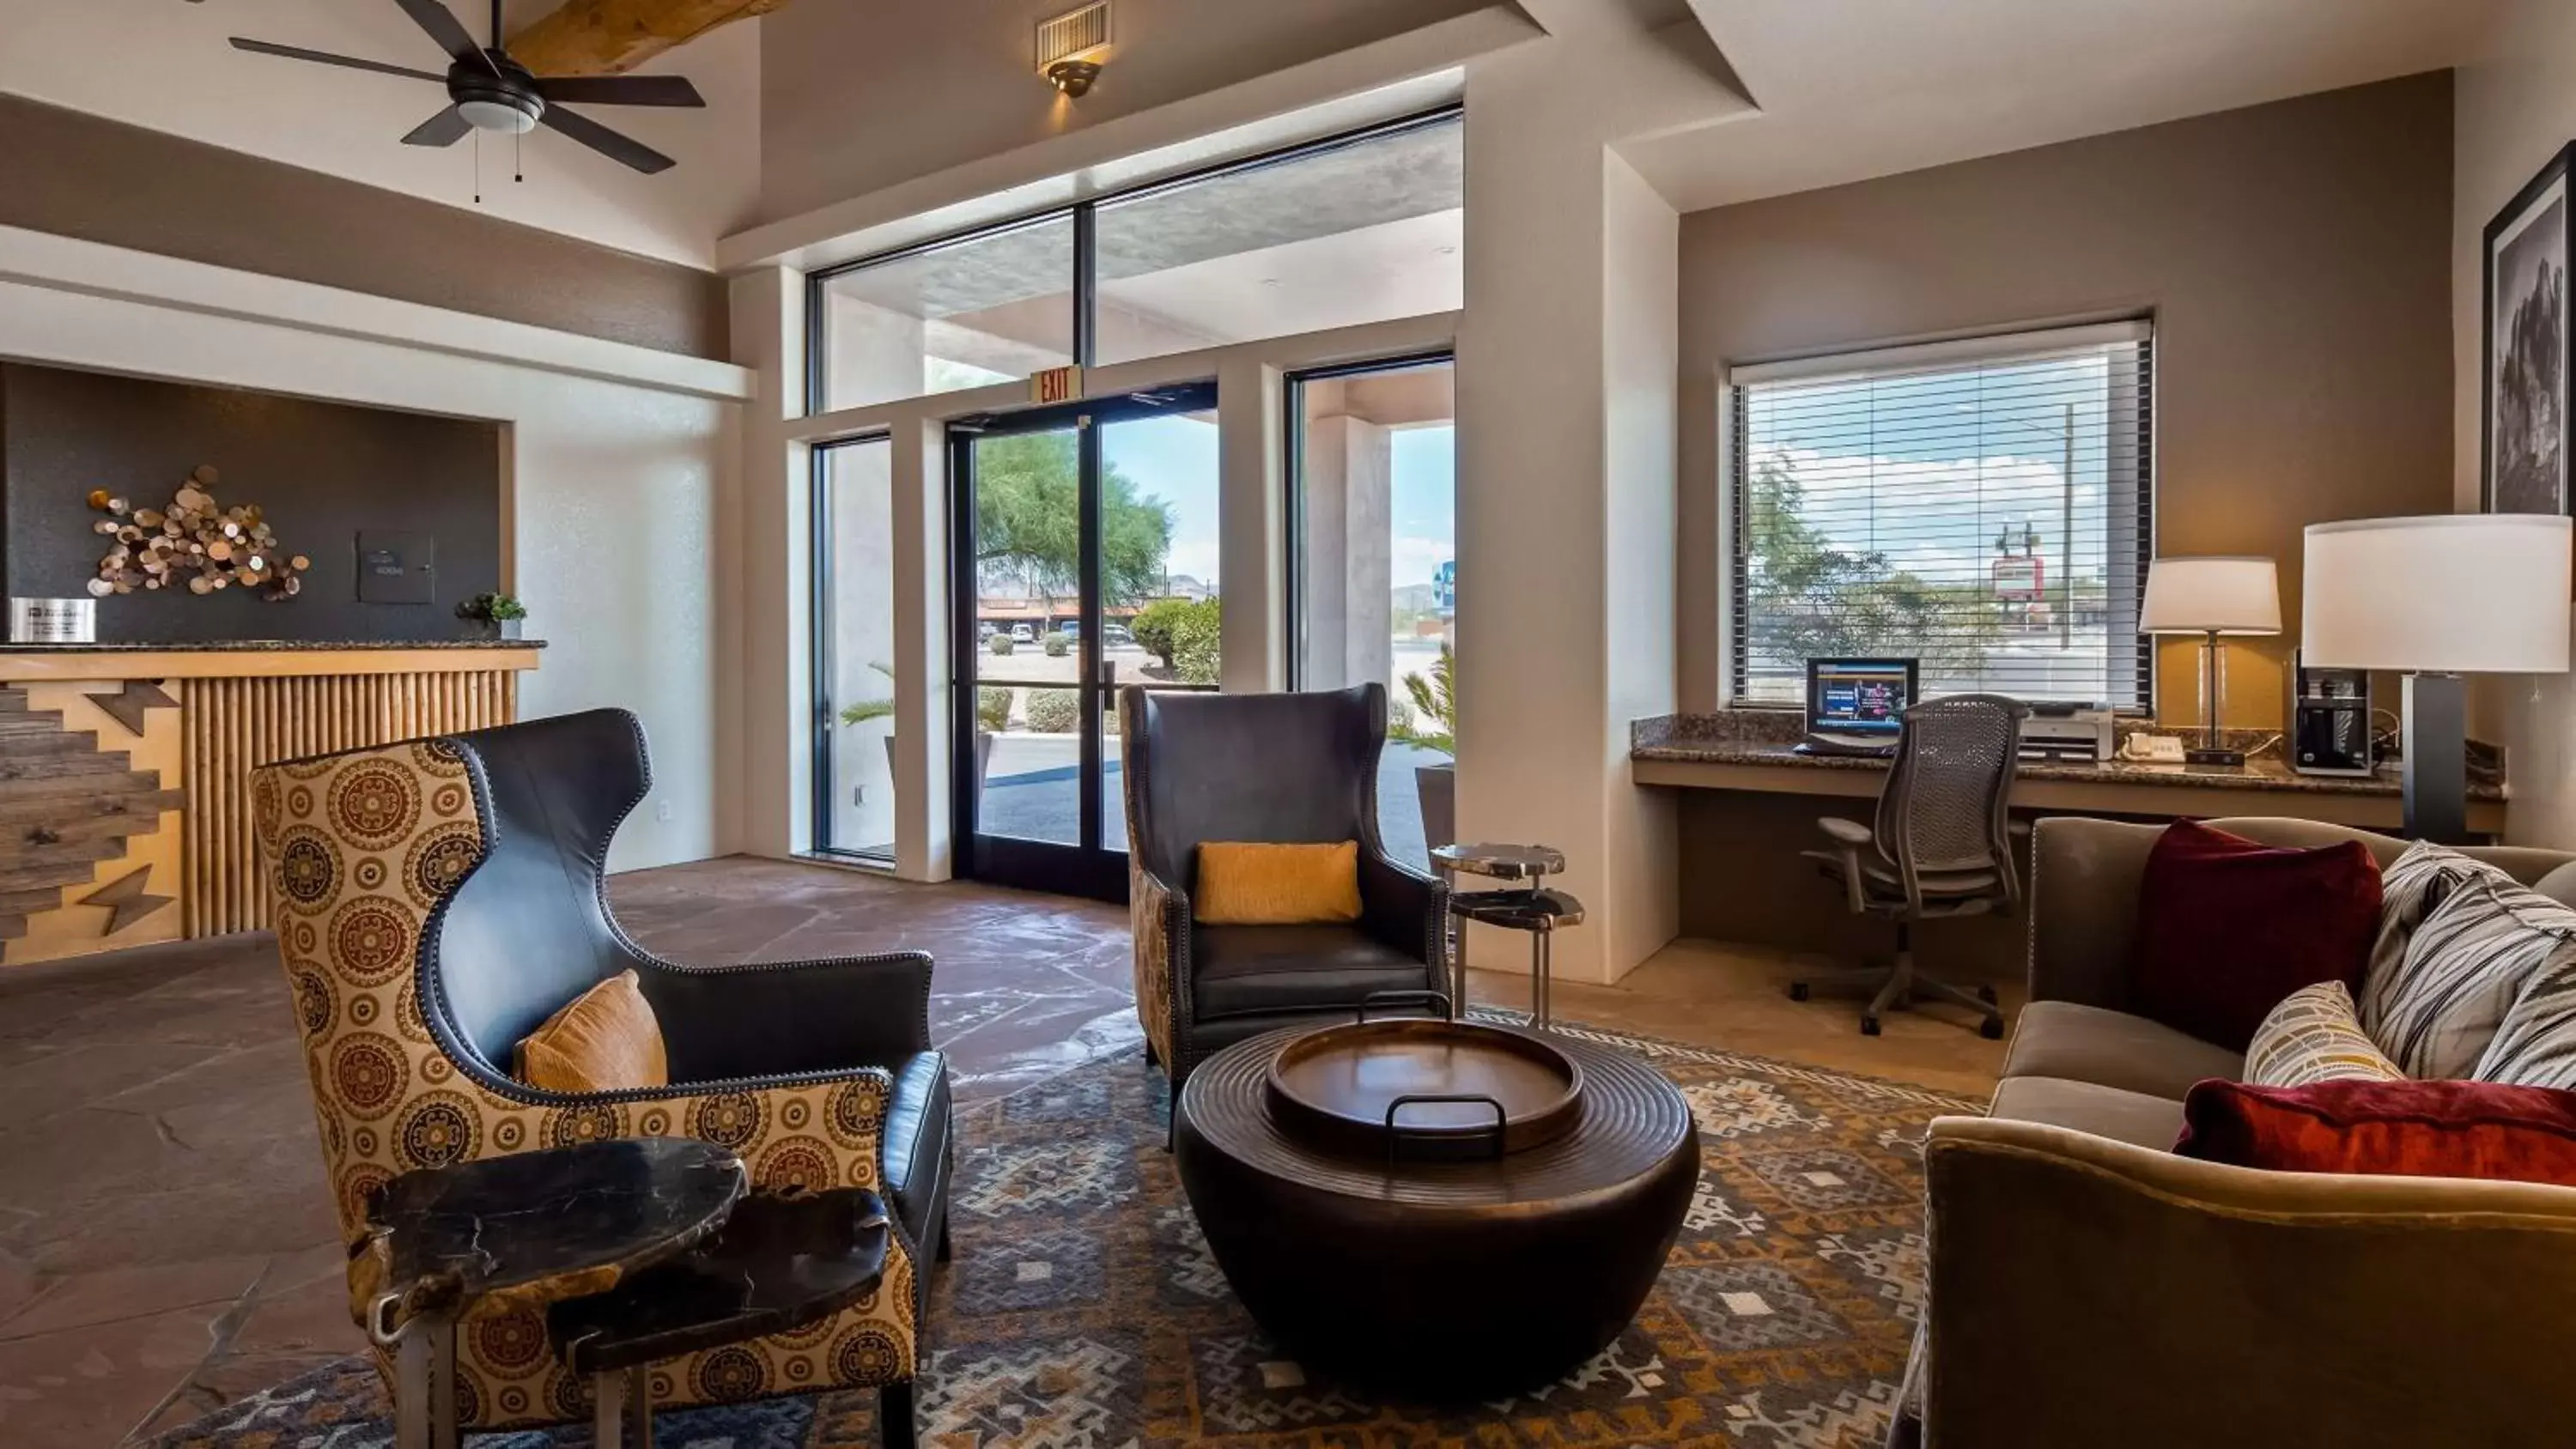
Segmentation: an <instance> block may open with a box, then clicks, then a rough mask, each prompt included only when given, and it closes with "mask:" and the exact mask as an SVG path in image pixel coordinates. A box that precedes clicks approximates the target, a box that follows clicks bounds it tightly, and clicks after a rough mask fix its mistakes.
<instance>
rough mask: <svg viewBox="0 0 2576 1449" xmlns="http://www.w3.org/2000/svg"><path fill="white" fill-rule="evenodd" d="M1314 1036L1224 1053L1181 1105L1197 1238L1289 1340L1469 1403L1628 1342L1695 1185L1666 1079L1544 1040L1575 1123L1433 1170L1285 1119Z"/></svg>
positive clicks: (1259, 1314)
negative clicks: (1568, 1069) (1569, 1080)
mask: <svg viewBox="0 0 2576 1449" xmlns="http://www.w3.org/2000/svg"><path fill="white" fill-rule="evenodd" d="M1480 1029H1482V1030H1505V1029H1504V1028H1480ZM1310 1030H1311V1029H1310V1028H1291V1029H1288V1030H1285V1031H1277V1032H1272V1033H1269V1034H1268V1035H1265V1036H1258V1037H1254V1038H1252V1039H1251V1040H1249V1041H1245V1042H1241V1043H1238V1044H1236V1045H1235V1046H1232V1047H1228V1048H1227V1049H1226V1050H1224V1051H1221V1052H1219V1053H1217V1054H1216V1055H1215V1056H1213V1057H1211V1058H1209V1059H1208V1060H1207V1061H1205V1062H1203V1063H1201V1064H1200V1065H1199V1067H1198V1068H1197V1069H1196V1070H1194V1071H1192V1072H1191V1073H1190V1076H1189V1080H1188V1082H1187V1083H1186V1084H1185V1085H1184V1086H1183V1087H1182V1089H1181V1095H1180V1100H1179V1101H1178V1102H1177V1103H1175V1104H1174V1107H1173V1114H1174V1124H1173V1125H1174V1152H1175V1153H1176V1156H1177V1165H1178V1167H1179V1170H1180V1178H1181V1186H1182V1189H1183V1191H1185V1192H1186V1193H1187V1194H1188V1195H1189V1200H1190V1207H1191V1209H1192V1210H1193V1211H1194V1212H1195V1213H1196V1214H1197V1216H1198V1221H1199V1228H1200V1231H1201V1232H1203V1233H1204V1234H1205V1235H1206V1237H1207V1241H1208V1247H1209V1248H1210V1250H1212V1251H1213V1252H1214V1254H1215V1255H1216V1260H1217V1265H1218V1266H1219V1267H1220V1268H1222V1269H1224V1271H1225V1276H1226V1279H1227V1281H1228V1282H1230V1283H1231V1284H1233V1286H1234V1291H1235V1294H1236V1296H1238V1297H1240V1298H1241V1299H1242V1300H1243V1304H1244V1307H1245V1308H1246V1309H1248V1310H1250V1312H1251V1314H1252V1316H1253V1318H1254V1319H1255V1320H1257V1321H1258V1322H1259V1323H1260V1324H1261V1326H1262V1327H1263V1328H1264V1329H1265V1330H1267V1331H1268V1332H1269V1333H1270V1334H1271V1336H1272V1337H1274V1338H1275V1339H1277V1340H1278V1341H1279V1343H1280V1344H1281V1346H1282V1347H1284V1348H1285V1349H1287V1350H1288V1351H1289V1352H1290V1353H1292V1354H1294V1355H1296V1356H1297V1358H1298V1359H1299V1360H1300V1361H1301V1362H1304V1363H1307V1364H1310V1365H1314V1366H1317V1367H1322V1368H1327V1369H1329V1370H1331V1371H1332V1372H1333V1373H1335V1374H1336V1375H1338V1376H1340V1377H1342V1378H1345V1379H1348V1380H1351V1381H1354V1382H1359V1383H1367V1384H1371V1385H1374V1386H1378V1387H1381V1388H1386V1389H1392V1390H1396V1391H1399V1392H1403V1393H1407V1394H1412V1395H1417V1396H1421V1397H1424V1398H1433V1399H1466V1398H1476V1397H1486V1396H1491V1395H1495V1394H1502V1393H1510V1392H1513V1391H1517V1390H1521V1389H1527V1388H1531V1387H1534V1386H1536V1385H1539V1384H1543V1383H1547V1382H1550V1381H1552V1380H1554V1379H1557V1378H1560V1377H1562V1376H1563V1375H1564V1374H1565V1373H1567V1372H1568V1371H1569V1370H1571V1369H1573V1368H1575V1367H1576V1366H1578V1365H1580V1364H1582V1363H1583V1362H1584V1361H1585V1360H1587V1359H1589V1358H1591V1357H1592V1356H1593V1355H1594V1354H1596V1353H1599V1352H1600V1351H1601V1350H1602V1349H1603V1348H1604V1347H1606V1346H1608V1344H1609V1343H1610V1341H1611V1340H1612V1339H1614V1338H1616V1337H1618V1335H1619V1332H1620V1330H1622V1329H1623V1328H1625V1327H1626V1326H1627V1325H1628V1322H1629V1320H1631V1319H1632V1318H1634V1317H1635V1316H1636V1312H1637V1308H1638V1305H1640V1304H1641V1303H1643V1302H1644V1301H1645V1298H1646V1294H1647V1292H1648V1291H1649V1290H1650V1289H1651V1288H1652V1287H1653V1286H1654V1282H1655V1276H1656V1274H1657V1273H1659V1272H1661V1271H1662V1269H1663V1265H1664V1258H1665V1256H1666V1255H1667V1254H1668V1253H1670V1252H1671V1251H1672V1245H1673V1239H1674V1237H1675V1235H1676V1234H1678V1233H1679V1232H1680V1230H1681V1223H1682V1216H1683V1214H1684V1213H1685V1212H1686V1211H1687V1210H1688V1209H1689V1207H1690V1200H1691V1192H1692V1189H1693V1187H1694V1186H1695V1185H1696V1184H1697V1182H1698V1178H1699V1132H1698V1128H1697V1127H1696V1125H1695V1124H1694V1123H1693V1122H1692V1120H1691V1112H1690V1104H1689V1103H1688V1102H1686V1101H1684V1100H1683V1098H1682V1095H1681V1093H1680V1091H1679V1090H1678V1089H1676V1088H1675V1087H1674V1086H1673V1084H1672V1083H1671V1082H1670V1081H1668V1080H1666V1079H1665V1077H1664V1076H1663V1074H1662V1073H1660V1072H1657V1071H1656V1070H1655V1069H1654V1068H1652V1067H1650V1066H1648V1065H1646V1064H1645V1063H1644V1062H1642V1061H1639V1060H1637V1059H1636V1058H1635V1057H1632V1056H1629V1055H1627V1054H1626V1053H1623V1052H1617V1051H1612V1050H1609V1049H1607V1048H1603V1047H1596V1046H1592V1045H1590V1044H1588V1043H1584V1042H1579V1041H1574V1040H1571V1039H1569V1038H1567V1037H1566V1036H1564V1035H1563V1034H1561V1033H1559V1034H1549V1035H1547V1036H1545V1037H1544V1042H1545V1044H1546V1046H1547V1047H1549V1048H1552V1049H1554V1050H1556V1051H1558V1052H1562V1053H1563V1054H1564V1055H1565V1056H1566V1057H1568V1058H1570V1059H1571V1060H1572V1061H1573V1062H1574V1063H1575V1064H1576V1065H1577V1066H1579V1067H1580V1069H1581V1072H1580V1080H1581V1087H1580V1090H1579V1093H1578V1097H1577V1103H1578V1105H1577V1107H1576V1110H1575V1116H1574V1120H1573V1123H1572V1125H1571V1126H1570V1127H1567V1128H1565V1129H1564V1130H1563V1131H1562V1132H1561V1133H1558V1134H1557V1135H1554V1136H1551V1137H1547V1138H1545V1139H1544V1140H1541V1141H1538V1142H1537V1143H1536V1144H1535V1145H1532V1146H1529V1147H1527V1148H1525V1149H1523V1150H1520V1151H1492V1152H1487V1153H1480V1154H1475V1155H1461V1153H1460V1152H1459V1151H1458V1150H1457V1148H1458V1146H1459V1140H1458V1139H1459V1133H1458V1132H1457V1131H1455V1130H1452V1131H1451V1132H1449V1133H1447V1134H1444V1136H1443V1141H1442V1146H1443V1149H1444V1150H1441V1151H1438V1152H1436V1153H1433V1154H1430V1155H1420V1156H1418V1155H1415V1154H1413V1153H1412V1152H1411V1151H1410V1150H1409V1149H1408V1146H1407V1144H1406V1143H1405V1142H1404V1141H1403V1140H1401V1139H1402V1134H1398V1136H1397V1137H1396V1138H1395V1139H1394V1140H1388V1139H1380V1140H1379V1141H1378V1142H1377V1143H1376V1144H1375V1146H1374V1150H1371V1149H1370V1148H1368V1147H1362V1146H1359V1145H1357V1144H1355V1143H1354V1142H1353V1141H1352V1140H1351V1139H1350V1138H1349V1136H1348V1135H1347V1134H1338V1135H1314V1136H1301V1135H1296V1131H1295V1128H1296V1124H1295V1121H1294V1119H1293V1117H1292V1118H1290V1119H1287V1120H1282V1119H1281V1118H1279V1117H1275V1116H1274V1115H1273V1109H1272V1106H1271V1102H1270V1079H1271V1069H1272V1065H1273V1063H1274V1062H1275V1061H1276V1060H1277V1058H1278V1056H1279V1053H1280V1049H1281V1048H1283V1047H1285V1046H1287V1045H1289V1044H1290V1043H1291V1042H1294V1041H1297V1040H1298V1039H1299V1038H1300V1037H1302V1036H1305V1035H1307V1034H1308V1033H1309V1031H1310ZM1407 1110H1410V1109H1407ZM1467 1120H1468V1119H1465V1118H1460V1119H1459V1120H1458V1121H1457V1122H1455V1123H1453V1124H1452V1125H1453V1128H1454V1127H1459V1126H1464V1125H1465V1124H1466V1121H1467ZM1491 1140H1492V1141H1493V1144H1494V1146H1495V1147H1496V1148H1500V1147H1502V1146H1504V1145H1505V1144H1504V1142H1503V1140H1502V1138H1501V1137H1500V1136H1499V1134H1497V1135H1494V1136H1493V1137H1492V1138H1491Z"/></svg>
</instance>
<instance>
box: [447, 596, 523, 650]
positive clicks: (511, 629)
mask: <svg viewBox="0 0 2576 1449" xmlns="http://www.w3.org/2000/svg"><path fill="white" fill-rule="evenodd" d="M456 617H458V618H460V619H463V620H465V621H466V622H467V623H469V624H480V625H481V626H482V629H481V630H480V633H481V635H482V637H484V638H486V639H516V638H518V637H519V630H520V627H521V625H522V624H523V623H524V621H525V620H526V619H527V617H528V606H527V605H525V604H522V603H520V602H519V601H518V600H517V599H516V598H513V597H512V596H510V595H508V594H476V595H475V596H474V597H472V598H470V599H467V600H466V601H465V602H464V603H461V604H459V605H457V606H456Z"/></svg>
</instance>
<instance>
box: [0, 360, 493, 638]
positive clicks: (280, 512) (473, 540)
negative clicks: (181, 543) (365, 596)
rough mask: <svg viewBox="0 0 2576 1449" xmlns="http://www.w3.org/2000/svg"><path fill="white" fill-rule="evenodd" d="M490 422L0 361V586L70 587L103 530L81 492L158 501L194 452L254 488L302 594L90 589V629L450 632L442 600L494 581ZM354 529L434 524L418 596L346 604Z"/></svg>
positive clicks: (218, 492) (163, 501) (447, 604)
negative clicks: (433, 566)
mask: <svg viewBox="0 0 2576 1449" xmlns="http://www.w3.org/2000/svg"><path fill="white" fill-rule="evenodd" d="M501 448H502V437H501V426H500V425H499V424H497V423H482V422H467V421H460V420H458V419H454V418H437V417H429V416H425V415H422V414H418V413H404V412H394V411H391V410H389V409H384V408H367V407H351V406H347V405H345V404H341V403H324V402H309V401H306V400H304V399H302V398H292V397H281V396H278V395H276V394H273V393H262V392H251V391H247V390H243V389H237V388H218V387H196V386H189V385H183V384H179V383H168V382H150V381H146V380H144V379H141V378H131V377H117V376H112V375H109V374H106V373H96V372H79V371H72V370H69V369H64V368H54V367H33V366H28V365H25V364H20V363H5V364H0V534H5V547H0V589H5V591H6V594H7V595H9V596H32V597H40V598H76V597H80V596H81V595H82V591H83V586H84V585H85V584H86V583H87V582H88V581H89V580H90V579H92V578H95V577H96V576H97V574H98V560H99V557H100V555H102V554H104V553H106V552H107V550H108V548H109V547H110V542H109V540H108V539H107V538H105V537H103V536H102V535H100V534H98V533H97V532H95V531H94V529H93V527H92V525H94V524H95V523H97V522H98V520H99V519H100V518H101V517H102V516H103V515H101V514H99V513H97V512H94V511H92V509H91V508H90V506H89V501H88V499H89V492H90V490H91V489H93V488H105V489H107V490H108V491H109V492H110V493H114V494H120V495H123V496H124V497H126V498H127V499H129V500H131V501H132V502H133V503H134V505H135V506H137V507H150V508H161V507H165V506H166V505H167V504H168V503H169V501H170V497H171V495H172V494H173V493H175V492H177V491H178V487H179V484H180V482H181V481H182V480H183V479H185V478H186V477H187V476H188V473H189V472H190V470H192V469H194V468H196V467H197V466H198V465H199V464H204V463H211V464H213V465H214V466H215V467H216V468H217V469H219V470H220V471H221V473H222V475H223V476H222V481H221V482H220V483H219V484H217V485H216V487H215V488H214V490H213V491H214V494H215V497H216V499H217V501H219V502H220V503H222V504H224V505H225V506H226V507H232V506H235V505H239V504H246V503H256V504H258V505H259V506H260V508H261V509H262V510H263V511H264V513H265V516H266V518H267V521H268V524H269V526H270V527H271V528H274V529H275V530H276V531H277V538H278V542H279V543H280V545H282V548H283V551H284V552H285V553H287V554H289V555H292V554H298V553H300V554H305V555H307V556H309V557H310V558H311V559H312V560H313V567H312V570H311V572H309V573H307V574H306V575H305V577H304V589H303V592H302V593H300V594H298V595H297V596H296V597H294V598H292V599H287V600H282V601H279V602H276V603H270V602H268V601H266V600H265V599H263V598H261V597H260V596H259V594H258V592H256V591H253V590H245V589H240V588H230V589H225V590H223V591H221V592H219V593H213V594H202V595H200V594H192V593H189V592H188V591H187V590H185V589H178V590H162V591H159V592H143V591H137V592H135V593H132V594H126V595H121V596H113V597H109V598H105V599H101V600H100V601H99V606H98V637H99V640H100V642H101V643H160V642H196V641H203V640H215V639H354V640H413V639H451V638H454V637H456V636H457V635H458V633H459V632H460V630H461V626H460V625H459V623H458V621H457V619H456V615H455V609H456V605H457V603H458V602H459V601H460V600H462V599H465V598H468V597H470V596H472V595H474V594H478V593H482V592H484V591H486V590H490V589H496V588H498V587H499V586H500V576H501V526H502V522H501ZM360 529H368V530H389V531H391V530H401V531H411V532H418V533H428V534H433V535H435V536H436V538H437V590H436V598H435V599H434V601H433V602H431V603H428V604H362V603H359V602H358V597H357V593H358V589H357V577H358V575H357V548H356V539H357V534H358V531H359V530H360Z"/></svg>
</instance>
